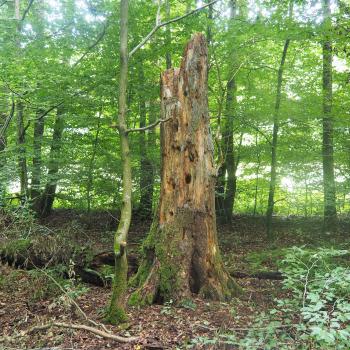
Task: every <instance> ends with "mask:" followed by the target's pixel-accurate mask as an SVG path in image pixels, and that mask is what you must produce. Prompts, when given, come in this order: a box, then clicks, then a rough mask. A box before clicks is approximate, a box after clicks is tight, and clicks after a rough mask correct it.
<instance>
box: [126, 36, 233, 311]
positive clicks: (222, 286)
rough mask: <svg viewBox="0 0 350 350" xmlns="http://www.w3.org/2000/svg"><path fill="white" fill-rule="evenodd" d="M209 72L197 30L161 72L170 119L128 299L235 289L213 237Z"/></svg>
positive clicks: (221, 296) (222, 293)
mask: <svg viewBox="0 0 350 350" xmlns="http://www.w3.org/2000/svg"><path fill="white" fill-rule="evenodd" d="M207 73H208V72H207V46H206V40H205V37H204V36H203V35H202V34H196V35H195V36H194V37H193V38H192V40H191V41H190V42H189V43H188V45H187V47H186V49H185V52H184V58H183V60H182V63H181V68H180V69H169V70H167V71H165V72H164V73H163V74H162V77H161V104H162V119H165V120H167V119H169V120H168V121H167V122H164V123H163V124H162V126H161V147H162V172H161V194H160V202H159V206H158V214H157V217H156V218H155V220H154V222H153V225H152V227H151V230H150V233H149V236H148V238H147V239H146V242H145V244H144V258H143V261H142V262H141V266H140V268H139V270H138V273H137V275H136V277H135V279H134V281H133V283H134V285H135V286H137V287H138V289H137V290H136V292H134V293H133V294H132V296H131V298H130V300H129V303H130V304H150V303H153V302H162V301H166V300H169V299H172V300H175V301H180V300H183V299H186V298H189V297H191V296H192V293H196V294H200V295H202V296H204V297H208V298H211V299H217V300H226V299H229V298H230V297H231V296H232V295H233V294H235V293H236V292H238V290H239V287H238V286H237V285H236V284H235V282H234V281H233V280H232V278H231V277H230V276H229V274H228V273H227V272H226V271H225V270H224V267H223V264H222V260H221V257H220V253H219V247H218V243H217V234H216V217H215V204H214V186H215V180H216V168H215V166H214V160H213V143H212V139H211V135H210V127H209V114H208V98H207Z"/></svg>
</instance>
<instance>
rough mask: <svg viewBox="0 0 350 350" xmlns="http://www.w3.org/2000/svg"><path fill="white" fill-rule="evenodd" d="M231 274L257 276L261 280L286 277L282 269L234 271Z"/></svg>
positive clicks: (235, 275) (243, 276) (239, 276)
mask: <svg viewBox="0 0 350 350" xmlns="http://www.w3.org/2000/svg"><path fill="white" fill-rule="evenodd" d="M230 275H231V276H232V277H234V278H257V279H260V280H283V279H284V276H283V274H282V272H280V271H258V272H254V273H246V272H240V271H232V272H231V273H230Z"/></svg>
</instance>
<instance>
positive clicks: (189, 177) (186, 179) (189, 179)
mask: <svg viewBox="0 0 350 350" xmlns="http://www.w3.org/2000/svg"><path fill="white" fill-rule="evenodd" d="M191 180H192V176H191V174H186V176H185V181H186V183H187V184H189V183H190V182H191Z"/></svg>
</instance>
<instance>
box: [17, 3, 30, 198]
mask: <svg viewBox="0 0 350 350" xmlns="http://www.w3.org/2000/svg"><path fill="white" fill-rule="evenodd" d="M14 5H15V19H16V21H17V35H18V37H17V38H16V46H17V50H18V54H20V50H21V47H20V43H21V42H20V34H21V31H22V25H21V21H20V19H21V13H20V7H21V6H20V5H21V3H20V0H15V2H14ZM16 108H17V146H18V171H19V179H20V196H21V202H22V204H24V203H25V201H26V200H27V198H28V172H27V156H26V148H25V128H24V120H23V118H24V115H23V110H24V106H23V103H22V101H21V100H20V99H18V101H17V103H16Z"/></svg>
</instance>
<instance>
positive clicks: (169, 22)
mask: <svg viewBox="0 0 350 350" xmlns="http://www.w3.org/2000/svg"><path fill="white" fill-rule="evenodd" d="M218 1H220V0H214V1H211V2H209V3H208V4H205V5H203V6H201V7H198V8H196V9H194V10H192V11H190V12H188V13H186V14H184V15H182V16H178V17H175V18H173V19H170V20H169V21H166V22H163V23H159V24H157V25H156V26H155V27H154V28H153V29H152V30H151V31H150V32H149V33H148V34H147V35H146V36H145V37H144V38H143V39H142V40H141V42H140V43H139V44H138V45H137V46H135V47H134V48H133V49H132V50H131V51H130V52H129V58H130V57H131V56H132V55H133V54H134V53H135V52H136V51H137V50H139V49H140V48H141V47H142V46H143V45H145V44H146V43H147V41H148V40H149V39H151V38H152V36H153V35H154V34H155V33H156V32H157V31H158V29H160V28H162V27H164V26H167V25H168V24H171V23H174V22H178V21H180V20H182V19H184V18H186V17H189V16H191V15H193V14H194V13H196V12H199V11H201V10H203V9H205V8H206V7H209V6H211V5H214V4H215V3H217V2H218Z"/></svg>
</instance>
